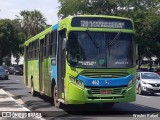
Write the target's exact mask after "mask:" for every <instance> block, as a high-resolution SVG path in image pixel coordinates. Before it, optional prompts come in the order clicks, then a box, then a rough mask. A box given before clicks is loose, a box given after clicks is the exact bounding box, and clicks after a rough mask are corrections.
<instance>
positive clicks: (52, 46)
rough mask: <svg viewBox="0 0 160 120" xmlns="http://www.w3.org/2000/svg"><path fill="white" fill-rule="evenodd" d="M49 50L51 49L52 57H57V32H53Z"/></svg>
mask: <svg viewBox="0 0 160 120" xmlns="http://www.w3.org/2000/svg"><path fill="white" fill-rule="evenodd" d="M49 48H50V50H49V53H50V56H53V57H55V56H56V51H57V30H54V31H52V33H51V39H50V43H49Z"/></svg>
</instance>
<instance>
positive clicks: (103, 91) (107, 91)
mask: <svg viewBox="0 0 160 120" xmlns="http://www.w3.org/2000/svg"><path fill="white" fill-rule="evenodd" d="M101 94H112V90H101Z"/></svg>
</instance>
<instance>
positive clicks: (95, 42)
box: [86, 29, 100, 48]
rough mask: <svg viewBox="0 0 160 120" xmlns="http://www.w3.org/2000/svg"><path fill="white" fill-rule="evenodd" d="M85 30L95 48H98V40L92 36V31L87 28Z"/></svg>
mask: <svg viewBox="0 0 160 120" xmlns="http://www.w3.org/2000/svg"><path fill="white" fill-rule="evenodd" d="M86 32H87V34H88V36H89V37H90V38H91V40H92V42H93V44H94V45H95V46H96V47H97V48H99V47H100V42H99V41H97V40H96V39H95V38H94V36H93V35H92V33H91V32H90V31H89V30H88V29H87V30H86Z"/></svg>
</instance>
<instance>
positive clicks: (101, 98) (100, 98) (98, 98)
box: [88, 96, 125, 100]
mask: <svg viewBox="0 0 160 120" xmlns="http://www.w3.org/2000/svg"><path fill="white" fill-rule="evenodd" d="M120 98H125V97H124V96H114V97H88V99H96V100H104V99H105V100H106V99H108V100H113V99H120Z"/></svg>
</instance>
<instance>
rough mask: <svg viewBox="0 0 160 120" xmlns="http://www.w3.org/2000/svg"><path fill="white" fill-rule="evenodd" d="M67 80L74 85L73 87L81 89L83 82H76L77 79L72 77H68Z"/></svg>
mask: <svg viewBox="0 0 160 120" xmlns="http://www.w3.org/2000/svg"><path fill="white" fill-rule="evenodd" d="M69 79H70V81H71V82H72V83H74V84H75V85H77V86H79V87H81V88H83V82H82V81H80V80H78V79H76V78H74V77H71V76H69Z"/></svg>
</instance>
